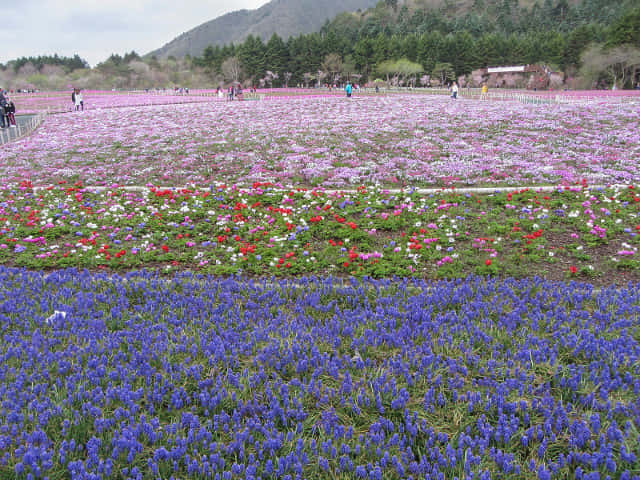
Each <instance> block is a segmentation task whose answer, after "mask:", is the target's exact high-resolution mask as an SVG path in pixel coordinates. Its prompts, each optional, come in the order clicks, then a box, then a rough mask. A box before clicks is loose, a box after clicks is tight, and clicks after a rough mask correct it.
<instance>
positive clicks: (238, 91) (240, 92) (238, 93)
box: [236, 85, 242, 100]
mask: <svg viewBox="0 0 640 480" xmlns="http://www.w3.org/2000/svg"><path fill="white" fill-rule="evenodd" d="M236 97H238V100H242V85H238V88H237V89H236Z"/></svg>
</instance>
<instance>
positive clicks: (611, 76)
mask: <svg viewBox="0 0 640 480" xmlns="http://www.w3.org/2000/svg"><path fill="white" fill-rule="evenodd" d="M581 60H582V68H581V69H580V73H581V74H582V76H583V78H584V79H585V80H586V81H587V82H589V83H591V84H593V83H598V82H600V81H605V82H607V83H608V84H609V85H613V86H620V87H624V86H625V85H628V84H629V83H630V82H633V81H634V80H635V77H636V75H637V74H638V72H639V71H640V48H638V47H635V46H633V45H620V46H617V47H614V48H610V49H604V48H603V47H602V46H601V45H593V46H591V47H589V48H588V49H587V50H586V51H585V52H584V54H583V55H582V58H581Z"/></svg>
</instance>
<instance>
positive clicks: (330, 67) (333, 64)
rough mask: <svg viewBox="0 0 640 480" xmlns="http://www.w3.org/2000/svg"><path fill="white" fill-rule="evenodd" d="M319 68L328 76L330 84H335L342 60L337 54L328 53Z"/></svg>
mask: <svg viewBox="0 0 640 480" xmlns="http://www.w3.org/2000/svg"><path fill="white" fill-rule="evenodd" d="M321 68H322V70H323V71H325V72H326V73H327V75H328V76H329V81H330V82H332V83H333V82H336V81H337V80H338V79H339V78H338V74H339V73H340V72H341V71H342V58H341V57H340V55H338V54H337V53H330V54H328V55H327V56H326V57H324V60H323V62H322V65H321Z"/></svg>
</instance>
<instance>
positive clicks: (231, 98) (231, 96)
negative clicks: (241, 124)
mask: <svg viewBox="0 0 640 480" xmlns="http://www.w3.org/2000/svg"><path fill="white" fill-rule="evenodd" d="M233 93H234V92H233V85H231V86H230V87H229V100H230V101H231V100H233Z"/></svg>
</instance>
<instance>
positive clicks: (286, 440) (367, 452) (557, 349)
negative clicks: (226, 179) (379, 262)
mask: <svg viewBox="0 0 640 480" xmlns="http://www.w3.org/2000/svg"><path fill="white" fill-rule="evenodd" d="M0 277H1V279H2V284H3V289H2V291H1V293H0V296H1V298H0V305H1V312H2V319H3V321H2V344H1V345H2V346H1V347H0V355H1V356H2V363H1V366H0V376H1V377H2V386H1V388H2V398H3V403H2V410H1V411H0V474H2V475H1V476H2V477H3V478H14V477H15V478H25V476H27V475H28V474H31V477H30V478H33V477H38V478H40V477H47V476H48V477H49V478H72V479H75V478H78V479H85V478H221V479H231V478H246V479H257V478H263V479H264V478H291V479H293V478H371V479H383V478H388V479H392V478H393V479H404V478H429V479H432V478H446V479H449V478H451V479H453V478H469V479H471V478H478V479H480V478H482V479H485V478H486V479H488V478H539V479H548V478H577V479H596V478H601V479H605V478H620V479H638V478H640V474H639V472H638V458H639V455H640V449H639V447H638V445H639V444H638V436H639V435H640V433H639V432H638V425H639V422H640V403H639V402H638V394H639V393H640V380H639V378H640V372H639V369H640V344H639V339H640V337H639V333H640V332H639V330H638V329H639V327H638V322H637V318H638V314H639V309H640V307H639V299H640V290H638V287H637V286H630V287H628V288H624V289H620V290H616V289H608V290H603V291H600V292H597V291H594V290H593V288H592V287H590V286H588V285H586V284H577V283H572V284H562V283H547V282H544V281H542V280H540V279H533V280H523V281H515V280H506V281H502V280H496V279H487V278H484V279H482V278H477V277H470V278H468V279H467V280H464V281H455V282H437V283H436V282H424V281H409V280H404V281H403V280H396V281H388V280H386V281H372V280H361V281H359V280H355V279H353V280H346V281H341V280H336V279H331V278H324V279H323V278H316V277H302V278H298V279H296V280H289V281H273V280H257V281H251V280H243V279H226V280H225V279H219V278H212V277H196V276H193V275H191V274H183V275H178V276H176V277H175V278H174V279H173V280H168V279H165V278H162V277H159V276H157V275H155V274H150V273H135V274H129V275H126V276H125V277H108V276H105V275H91V274H89V273H86V272H85V273H82V272H78V271H75V270H73V271H72V270H65V271H59V272H56V273H51V274H48V275H45V274H42V273H28V272H25V271H19V270H11V269H4V268H3V269H0ZM56 312H57V313H56Z"/></svg>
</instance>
